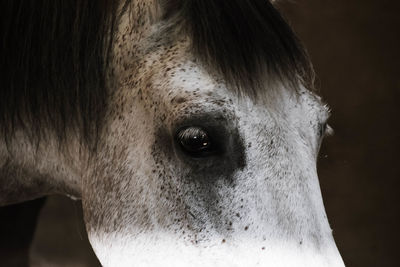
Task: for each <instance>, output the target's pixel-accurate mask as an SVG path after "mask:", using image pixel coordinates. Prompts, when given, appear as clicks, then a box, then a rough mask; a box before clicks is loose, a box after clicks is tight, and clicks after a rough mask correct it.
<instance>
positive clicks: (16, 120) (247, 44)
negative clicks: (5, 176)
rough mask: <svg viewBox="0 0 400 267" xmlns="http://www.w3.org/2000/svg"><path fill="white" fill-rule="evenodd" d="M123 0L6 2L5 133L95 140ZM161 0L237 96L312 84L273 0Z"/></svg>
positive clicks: (0, 6) (2, 33) (0, 96)
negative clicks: (277, 83)
mask: <svg viewBox="0 0 400 267" xmlns="http://www.w3.org/2000/svg"><path fill="white" fill-rule="evenodd" d="M121 1H126V3H128V2H129V1H128V0H120V1H117V0H93V1H89V0H3V1H0V10H1V18H0V23H1V24H0V40H1V48H0V62H1V63H0V64H1V67H0V68H1V69H0V73H1V78H0V136H2V137H5V138H6V140H7V139H8V138H9V137H11V136H12V135H13V133H14V132H15V130H16V129H21V128H22V129H23V130H25V131H26V132H27V133H29V134H31V136H32V137H39V138H40V137H41V136H43V135H44V134H45V131H44V129H51V130H52V131H54V132H55V133H56V134H57V136H58V137H59V139H60V140H63V139H64V138H65V137H66V131H67V129H72V130H74V131H75V132H76V133H77V134H79V136H80V137H82V140H83V141H84V142H85V143H88V144H91V143H93V141H94V140H97V136H98V133H99V129H100V128H101V126H102V122H103V118H104V113H105V111H106V107H107V102H108V101H107V100H108V91H107V88H106V73H107V68H108V66H109V60H110V51H111V49H112V43H113V36H114V32H115V30H116V23H117V21H118V5H119V4H120V3H119V2H121ZM159 1H160V4H161V6H162V7H163V8H164V11H165V12H164V17H163V18H164V19H166V20H171V21H174V23H175V25H176V24H179V25H176V26H177V27H181V28H183V29H184V30H185V32H186V34H188V35H189V36H190V38H191V40H192V42H193V49H194V51H195V53H196V54H197V56H198V58H199V59H201V60H203V61H204V63H206V64H207V65H209V66H211V67H213V68H214V69H215V70H216V71H219V72H220V73H221V74H222V75H223V77H224V78H225V79H226V81H227V82H228V83H230V84H231V85H234V87H235V88H238V89H239V92H241V93H245V94H247V95H251V96H253V97H257V95H259V93H260V90H264V89H261V88H262V86H261V84H262V82H263V78H264V77H265V74H266V73H267V74H270V75H271V76H270V77H269V78H271V77H275V78H277V79H279V80H281V81H284V82H288V83H290V84H291V85H295V86H296V85H298V84H299V82H301V83H303V84H305V85H306V86H307V85H310V84H312V79H313V77H312V76H313V72H312V67H311V65H310V63H309V60H308V56H307V54H306V52H305V51H304V49H303V48H302V46H301V44H300V43H299V41H298V40H297V38H296V37H295V35H294V34H293V32H292V31H291V29H290V27H289V26H288V25H287V23H286V22H285V21H284V19H283V18H282V17H281V16H280V14H279V13H278V11H277V10H276V9H275V8H274V6H273V5H272V4H271V3H270V2H269V1H268V0H159Z"/></svg>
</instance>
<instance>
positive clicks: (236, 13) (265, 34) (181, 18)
mask: <svg viewBox="0 0 400 267" xmlns="http://www.w3.org/2000/svg"><path fill="white" fill-rule="evenodd" d="M159 1H160V3H161V6H162V7H163V8H164V10H165V13H164V18H167V19H168V18H169V19H171V20H173V21H174V20H175V23H177V24H180V26H183V28H184V29H185V30H186V32H187V33H188V34H189V35H190V37H191V40H192V42H193V49H194V51H195V52H196V54H197V56H198V58H199V59H201V60H203V61H204V63H206V64H207V65H209V66H211V67H213V68H214V69H216V70H217V71H219V72H220V73H221V74H222V75H223V77H224V78H225V80H226V81H227V82H228V83H229V84H230V85H232V86H233V87H234V88H236V89H237V90H238V92H239V93H241V94H244V95H250V96H252V97H253V98H254V99H256V98H257V97H258V96H260V95H261V94H262V91H265V81H266V80H271V79H276V80H277V81H279V82H283V83H284V84H285V85H288V86H291V87H294V88H298V86H299V84H303V85H304V86H306V87H308V88H310V89H311V88H312V86H313V79H314V73H313V69H312V66H311V63H310V60H309V58H308V55H307V53H306V52H305V50H304V48H303V47H302V45H301V43H300V42H299V41H298V39H297V37H296V36H295V34H294V33H293V31H292V30H291V28H290V27H289V25H288V24H287V23H286V21H285V20H284V19H283V18H282V16H281V15H280V14H279V12H278V11H277V10H276V9H275V7H274V6H273V5H272V4H271V2H270V1H269V0H159ZM266 76H267V77H266Z"/></svg>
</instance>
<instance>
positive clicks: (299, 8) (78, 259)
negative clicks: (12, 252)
mask: <svg viewBox="0 0 400 267" xmlns="http://www.w3.org/2000/svg"><path fill="white" fill-rule="evenodd" d="M278 6H279V8H280V9H281V10H282V12H283V14H284V15H285V16H286V18H287V19H288V20H289V22H290V24H291V25H292V26H293V28H294V29H295V31H296V32H297V34H298V36H299V37H300V39H301V40H302V41H303V43H304V44H305V46H306V48H307V49H308V51H309V53H310V56H311V58H312V61H313V63H314V66H315V70H316V73H317V85H318V88H320V93H321V95H322V96H323V98H324V99H325V101H326V102H328V103H329V105H330V106H331V109H332V117H331V119H330V125H331V126H332V127H333V128H334V129H335V135H334V136H332V137H328V138H327V139H326V140H325V141H324V145H323V147H322V151H321V154H320V157H319V177H320V183H321V190H322V194H323V197H324V202H325V206H326V211H327V213H328V217H329V219H330V223H331V227H332V228H333V230H334V231H333V234H334V237H335V240H336V243H337V246H338V248H339V250H340V252H341V254H342V257H343V259H344V261H345V263H346V266H350V267H353V266H354V267H358V266H360V267H361V266H362V267H373V266H380V267H395V266H399V265H398V263H397V260H396V256H397V255H396V254H397V253H398V251H399V249H400V245H399V240H400V231H399V230H398V228H399V220H398V219H399V217H400V216H399V215H400V209H399V206H398V205H399V204H400V192H399V191H400V182H399V179H400V163H399V162H398V161H399V160H398V158H399V156H398V154H397V152H398V151H397V150H398V149H400V141H399V140H400V127H399V124H398V123H399V119H398V116H399V115H400V104H399V101H400V71H399V63H400V52H399V51H400V2H399V1H395V0H296V1H285V0H283V1H281V3H279V4H278ZM42 204H43V203H42V201H41V200H38V201H36V202H33V203H26V204H24V205H23V206H21V208H20V209H19V211H15V209H14V210H13V211H12V210H11V209H10V210H8V211H4V208H3V211H1V212H0V216H5V214H8V215H7V216H15V217H16V218H19V217H20V218H21V220H20V223H23V218H24V217H23V215H21V214H22V213H23V212H24V211H25V212H26V211H29V210H31V207H32V206H40V205H42ZM7 212H8V213H7ZM21 221H22V222H21ZM0 223H1V222H0ZM27 230H29V229H27ZM3 234H4V233H3ZM20 235H21V236H23V235H22V233H20ZM0 238H1V235H0ZM17 241H18V238H16V239H15V242H17ZM7 246H8V247H10V245H9V244H8V245H7ZM2 249H3V248H0V258H1V250H2ZM23 249H27V248H23ZM3 251H4V249H3ZM7 253H8V252H7ZM30 257H31V259H30V260H31V262H32V266H35V267H36V266H78V267H79V266H82V267H83V266H85V267H86V266H87V267H95V266H99V263H98V262H97V260H96V258H95V256H94V254H93V252H92V250H91V248H90V244H89V243H88V241H87V238H86V232H85V230H84V227H83V222H82V212H81V207H80V203H79V202H73V201H71V200H69V199H67V198H64V197H59V196H56V197H49V198H48V200H47V202H46V203H45V204H44V208H43V209H42V211H41V212H40V215H39V222H38V225H37V229H36V232H35V236H34V239H33V247H32V248H31V252H30ZM0 265H2V264H1V262H0Z"/></svg>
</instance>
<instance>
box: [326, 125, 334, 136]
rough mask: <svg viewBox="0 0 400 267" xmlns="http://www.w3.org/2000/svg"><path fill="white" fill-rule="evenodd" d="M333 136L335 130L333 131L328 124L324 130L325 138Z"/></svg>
mask: <svg viewBox="0 0 400 267" xmlns="http://www.w3.org/2000/svg"><path fill="white" fill-rule="evenodd" d="M334 134H335V130H333V128H332V127H331V126H330V125H329V124H327V125H326V129H325V136H332V135H334Z"/></svg>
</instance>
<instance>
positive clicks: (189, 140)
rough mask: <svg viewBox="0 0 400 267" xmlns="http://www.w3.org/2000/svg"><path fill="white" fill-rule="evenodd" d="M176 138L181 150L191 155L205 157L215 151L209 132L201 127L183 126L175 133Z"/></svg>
mask: <svg viewBox="0 0 400 267" xmlns="http://www.w3.org/2000/svg"><path fill="white" fill-rule="evenodd" d="M176 138H177V141H178V143H179V145H180V146H181V148H182V150H183V152H185V153H187V154H188V155H190V156H192V157H206V156H209V155H210V154H212V153H213V152H214V151H215V149H214V144H213V143H212V141H211V138H210V136H209V134H208V133H207V131H205V130H204V129H203V128H201V127H197V126H191V127H187V128H184V129H182V130H180V131H179V132H178V133H177V136H176Z"/></svg>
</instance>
